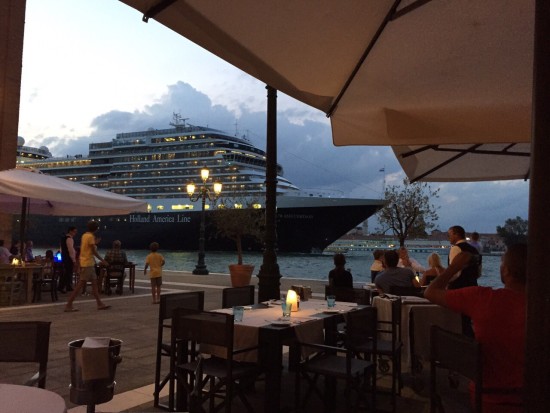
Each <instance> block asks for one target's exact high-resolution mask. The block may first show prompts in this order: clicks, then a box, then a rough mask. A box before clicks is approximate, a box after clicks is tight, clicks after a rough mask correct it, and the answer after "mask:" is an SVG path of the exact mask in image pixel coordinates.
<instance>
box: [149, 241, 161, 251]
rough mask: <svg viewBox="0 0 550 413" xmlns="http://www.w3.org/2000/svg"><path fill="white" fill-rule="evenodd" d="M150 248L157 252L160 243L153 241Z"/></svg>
mask: <svg viewBox="0 0 550 413" xmlns="http://www.w3.org/2000/svg"><path fill="white" fill-rule="evenodd" d="M149 249H150V250H151V251H153V252H156V251H157V250H158V249H159V243H158V242H151V245H149Z"/></svg>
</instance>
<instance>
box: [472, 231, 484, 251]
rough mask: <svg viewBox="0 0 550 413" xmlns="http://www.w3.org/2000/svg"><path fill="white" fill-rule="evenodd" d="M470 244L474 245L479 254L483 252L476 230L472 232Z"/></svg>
mask: <svg viewBox="0 0 550 413" xmlns="http://www.w3.org/2000/svg"><path fill="white" fill-rule="evenodd" d="M470 245H471V246H472V247H474V248H475V249H476V250H477V252H479V253H480V254H481V253H482V252H483V247H482V245H481V243H480V242H479V232H476V231H474V232H472V236H471V240H470Z"/></svg>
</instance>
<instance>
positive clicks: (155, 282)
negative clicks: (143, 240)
mask: <svg viewBox="0 0 550 413" xmlns="http://www.w3.org/2000/svg"><path fill="white" fill-rule="evenodd" d="M149 249H150V250H151V253H150V254H149V255H147V257H145V268H144V269H143V275H147V269H148V268H149V267H151V271H150V272H149V278H150V279H151V294H152V296H153V304H159V303H160V287H161V285H162V267H163V265H164V257H163V256H162V255H161V254H159V253H158V252H157V251H158V249H159V244H158V242H152V243H151V245H150V246H149Z"/></svg>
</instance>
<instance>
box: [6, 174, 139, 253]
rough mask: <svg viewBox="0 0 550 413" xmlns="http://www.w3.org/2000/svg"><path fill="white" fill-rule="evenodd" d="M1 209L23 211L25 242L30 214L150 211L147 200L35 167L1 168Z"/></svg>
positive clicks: (22, 231) (22, 224)
mask: <svg viewBox="0 0 550 413" xmlns="http://www.w3.org/2000/svg"><path fill="white" fill-rule="evenodd" d="M0 210H1V211H2V212H4V213H19V212H20V213H21V228H20V239H21V242H23V240H24V238H25V236H24V235H25V225H26V220H27V219H26V216H27V214H37V215H54V216H62V215H66V216H83V215H95V216H97V215H125V214H129V213H130V212H134V211H135V212H145V211H147V203H146V202H144V201H141V200H138V199H134V198H130V197H127V196H123V195H118V194H114V193H112V192H108V191H104V190H102V189H97V188H93V187H91V186H86V185H82V184H78V183H75V182H71V181H68V180H66V179H61V178H57V177H55V176H51V175H46V174H43V173H42V172H40V171H37V170H34V169H28V168H16V169H8V170H4V171H0Z"/></svg>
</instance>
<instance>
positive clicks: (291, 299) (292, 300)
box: [286, 290, 298, 312]
mask: <svg viewBox="0 0 550 413" xmlns="http://www.w3.org/2000/svg"><path fill="white" fill-rule="evenodd" d="M286 303H287V304H292V312H294V311H298V294H296V291H294V290H288V292H287V293H286Z"/></svg>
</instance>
